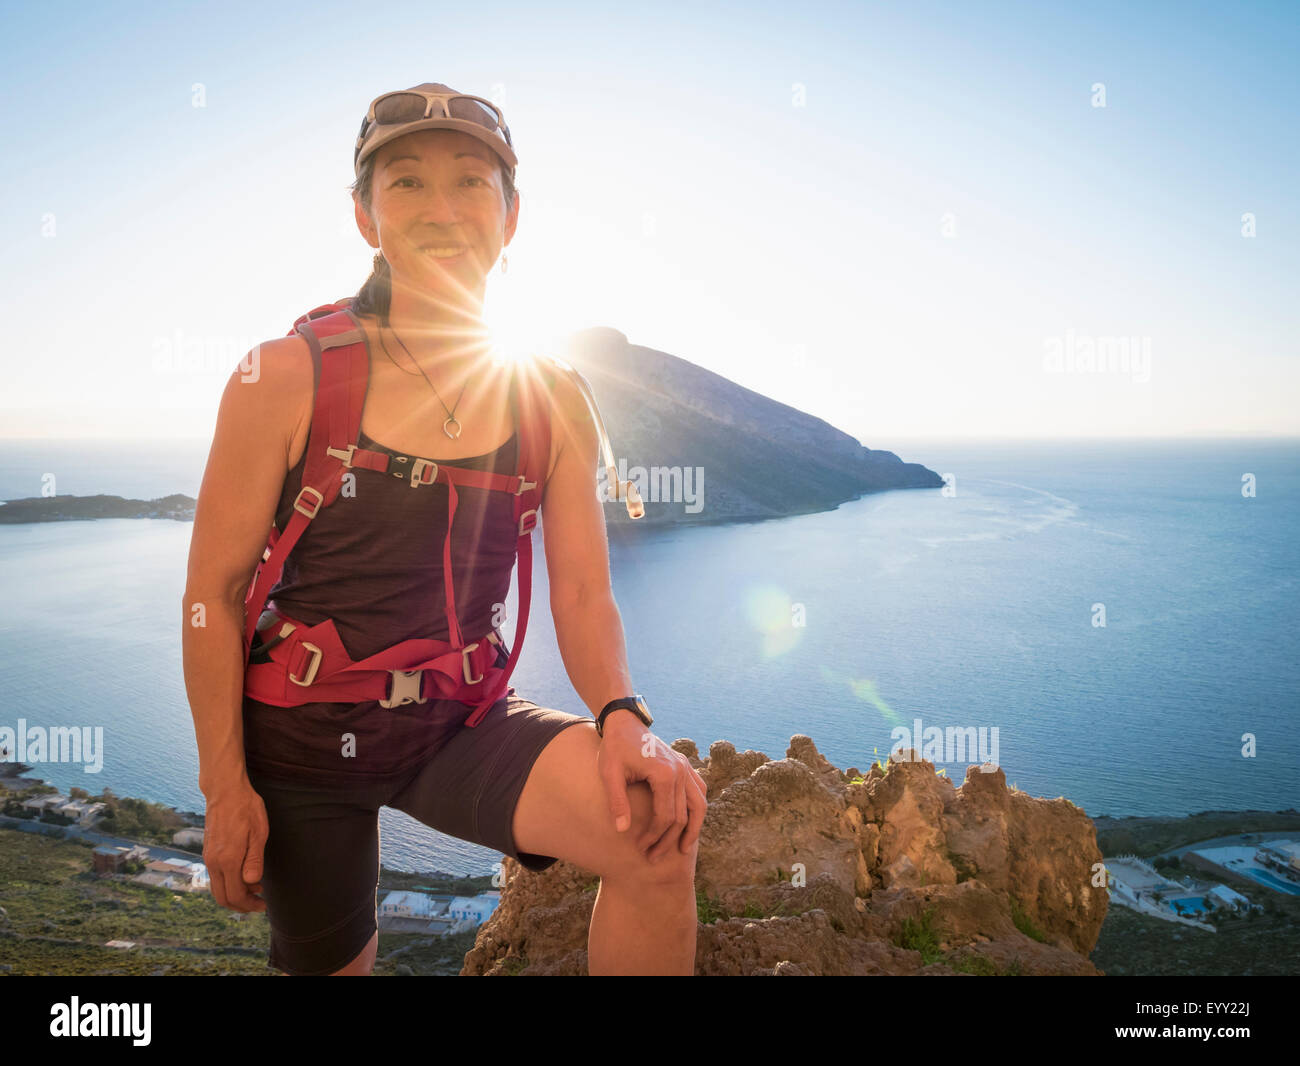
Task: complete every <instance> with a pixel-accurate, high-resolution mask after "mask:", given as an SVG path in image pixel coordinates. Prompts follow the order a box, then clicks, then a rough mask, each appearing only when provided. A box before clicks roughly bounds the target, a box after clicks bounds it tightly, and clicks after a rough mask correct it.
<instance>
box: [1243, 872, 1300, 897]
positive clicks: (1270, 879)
mask: <svg viewBox="0 0 1300 1066" xmlns="http://www.w3.org/2000/svg"><path fill="white" fill-rule="evenodd" d="M1239 872H1241V873H1245V874H1249V875H1250V876H1251V877H1253V878H1254V879H1255V880H1256V881H1258V882H1259V883H1260V884H1261V885H1268V887H1269V888H1276V889H1277V890H1278V891H1279V892H1285V893H1286V894H1287V895H1288V896H1300V885H1296V884H1292V883H1291V882H1290V881H1284V880H1283V879H1282V878H1280V877H1278V876H1277V875H1276V874H1271V873H1269V872H1268V871H1267V870H1259V869H1256V868H1254V867H1247V868H1246V869H1245V870H1241V871H1239Z"/></svg>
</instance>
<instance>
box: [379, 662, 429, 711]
mask: <svg viewBox="0 0 1300 1066" xmlns="http://www.w3.org/2000/svg"><path fill="white" fill-rule="evenodd" d="M388 674H389V679H390V680H389V684H388V697H387V698H386V699H382V700H380V701H379V706H381V707H404V706H405V705H406V704H408V703H425V702H427V701H428V699H429V697H428V696H421V695H420V682H421V681H422V680H423V679H424V671H423V670H389V671H388Z"/></svg>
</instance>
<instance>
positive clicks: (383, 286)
mask: <svg viewBox="0 0 1300 1066" xmlns="http://www.w3.org/2000/svg"><path fill="white" fill-rule="evenodd" d="M392 304H393V274H392V270H391V268H390V267H389V265H388V260H387V259H385V258H384V253H383V252H376V253H375V262H374V266H373V267H372V269H371V271H370V277H368V278H366V281H365V284H364V285H362V286H361V288H360V289H358V290H357V295H356V298H355V299H354V300H353V302H352V308H351V309H352V310H353V311H355V312H356V313H357V314H359V315H375V316H376V317H377V318H378V319H379V321H380V322H381V323H383V324H385V325H386V324H387V323H388V312H389V310H390V309H391V307H392Z"/></svg>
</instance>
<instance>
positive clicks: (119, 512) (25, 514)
mask: <svg viewBox="0 0 1300 1066" xmlns="http://www.w3.org/2000/svg"><path fill="white" fill-rule="evenodd" d="M195 502H196V501H195V499H194V497H193V496H183V495H181V494H180V493H179V492H176V493H173V494H172V495H170V496H162V497H160V498H159V499H156V500H127V499H123V498H122V497H121V496H105V495H104V494H103V493H100V494H99V495H98V496H29V497H26V498H25V499H21V500H6V501H5V503H4V506H3V507H0V524H8V525H16V524H18V523H20V522H76V521H82V520H84V519H87V518H174V519H176V520H177V521H181V522H193V521H194V504H195Z"/></svg>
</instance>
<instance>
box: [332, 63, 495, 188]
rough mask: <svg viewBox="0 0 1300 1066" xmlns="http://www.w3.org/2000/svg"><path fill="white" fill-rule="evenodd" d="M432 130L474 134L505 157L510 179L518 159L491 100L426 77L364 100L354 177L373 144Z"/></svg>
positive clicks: (374, 146) (354, 153)
mask: <svg viewBox="0 0 1300 1066" xmlns="http://www.w3.org/2000/svg"><path fill="white" fill-rule="evenodd" d="M432 129H445V130H460V131H461V132H462V133H468V134H469V135H470V136H471V137H476V138H478V139H479V140H480V141H482V142H483V143H484V144H486V145H487V146H488V147H489V148H491V149H492V150H493V151H494V152H496V154H497V155H498V156H500V157H501V158H502V159H503V160H505V163H506V166H507V167H509V168H510V178H511V180H514V176H515V167H516V166H517V165H518V163H519V160H518V158H517V157H516V155H515V151H514V147H513V146H512V145H511V143H510V129H509V127H508V126H507V125H506V121H505V116H504V115H503V114H502V113H501V109H500V108H499V107H497V106H496V104H494V103H492V101H491V100H486V99H484V98H483V97H481V96H470V95H468V94H466V93H458V92H457V91H456V90H455V89H453V88H451V86H449V85H443V84H442V83H440V82H431V81H426V82H423V83H421V84H420V85H413V86H412V87H411V88H409V89H397V90H394V91H393V92H388V93H383V94H382V95H380V96H377V97H375V99H374V100H372V101H371V102H370V107H369V108H368V109H367V110H366V117H365V118H364V119H362V121H361V132H360V133H359V134H358V135H357V144H356V149H355V151H354V152H353V154H352V162H353V169H354V170H355V171H356V173H357V176H358V177H360V175H361V164H362V163H363V162H364V161H365V160H366V158H367V157H368V156H370V155H371V154H372V153H374V152H375V150H376V149H378V148H381V147H383V146H384V145H385V144H387V143H388V142H389V141H391V140H395V139H396V138H398V137H401V136H403V135H404V134H407V133H414V132H415V131H416V130H432Z"/></svg>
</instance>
